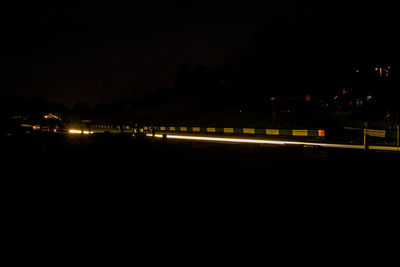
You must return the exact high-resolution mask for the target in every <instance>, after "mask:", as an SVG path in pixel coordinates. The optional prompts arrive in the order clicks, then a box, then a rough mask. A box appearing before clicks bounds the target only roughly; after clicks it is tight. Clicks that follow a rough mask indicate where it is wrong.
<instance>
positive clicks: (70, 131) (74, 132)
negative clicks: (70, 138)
mask: <svg viewBox="0 0 400 267" xmlns="http://www.w3.org/2000/svg"><path fill="white" fill-rule="evenodd" d="M68 132H69V133H71V134H92V133H93V132H90V131H82V130H75V129H71V130H69V131H68Z"/></svg>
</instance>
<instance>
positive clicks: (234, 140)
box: [147, 134, 400, 151]
mask: <svg viewBox="0 0 400 267" xmlns="http://www.w3.org/2000/svg"><path fill="white" fill-rule="evenodd" d="M147 136H149V137H152V136H153V135H152V134H147ZM154 137H157V138H163V135H161V134H156V135H154ZM166 138H169V139H177V140H192V141H209V142H225V143H238V144H240V143H248V144H267V145H301V146H308V147H313V146H314V147H326V148H345V149H364V146H362V145H346V144H329V143H312V142H299V141H276V140H266V139H245V138H225V137H210V136H191V135H190V136H189V135H166ZM369 148H370V149H371V150H386V151H400V150H399V149H398V148H397V147H386V146H370V147H369Z"/></svg>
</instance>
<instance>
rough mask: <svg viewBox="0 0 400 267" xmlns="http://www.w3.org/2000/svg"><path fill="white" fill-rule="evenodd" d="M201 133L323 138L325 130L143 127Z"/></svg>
mask: <svg viewBox="0 0 400 267" xmlns="http://www.w3.org/2000/svg"><path fill="white" fill-rule="evenodd" d="M152 128H154V129H155V131H157V132H161V133H164V132H179V133H201V134H233V135H265V136H302V137H325V130H323V129H318V130H310V129H259V128H220V127H195V126H190V127H188V126H153V127H150V126H144V127H143V129H144V131H151V129H152Z"/></svg>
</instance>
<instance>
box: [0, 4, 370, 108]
mask: <svg viewBox="0 0 400 267" xmlns="http://www.w3.org/2000/svg"><path fill="white" fill-rule="evenodd" d="M139 2H140V3H139ZM335 3H337V2H336V1H330V0H324V1H311V0H309V1H296V0H285V1H284V0H279V1H269V0H263V1H262V0H260V1H256V0H253V1H251V0H246V1H244V0H243V1H235V0H230V1H225V0H219V1H217V0H214V1H209V0H202V1H190V0H185V1H178V0H168V1H132V0H131V1H122V0H112V1H100V0H98V1H83V0H82V1H61V0H60V1H51V2H50V1H40V0H38V1H31V0H30V1H23V0H20V1H12V3H11V4H10V3H8V4H1V5H2V6H1V8H0V12H1V14H0V16H1V20H0V22H1V40H2V44H1V46H2V47H1V52H0V55H1V63H0V66H1V76H0V77H1V81H0V86H1V94H7V95H15V96H36V97H45V98H47V99H49V100H57V101H61V102H64V103H66V104H67V105H73V104H74V103H76V102H77V101H85V102H88V103H90V104H96V103H99V101H100V99H101V98H104V99H105V100H106V101H107V102H111V101H115V100H120V99H123V98H126V97H129V96H130V95H131V94H132V92H133V91H151V90H155V89H157V88H160V87H163V86H170V85H171V84H172V83H173V81H174V78H175V74H176V71H177V69H178V68H179V66H180V64H181V63H182V62H183V61H186V62H189V63H191V64H203V65H205V66H206V67H208V68H215V67H217V66H219V65H221V64H222V62H223V59H224V58H225V57H226V56H227V55H228V54H229V53H231V52H232V51H235V50H236V49H239V48H240V47H242V46H244V45H246V43H248V41H249V40H250V39H251V38H252V36H254V35H255V34H256V33H257V32H259V31H260V30H262V29H263V28H264V27H265V25H266V24H267V22H268V21H270V20H271V19H274V18H282V17H285V18H288V19H297V18H299V17H300V18H302V17H308V16H311V17H318V18H319V20H321V21H324V23H328V24H332V23H336V22H338V21H339V22H340V20H341V17H343V16H345V17H347V18H349V17H350V18H351V17H353V16H355V17H356V18H358V17H360V16H361V17H362V18H363V19H368V18H369V14H368V13H364V10H363V9H362V8H361V6H360V7H359V6H357V5H351V6H349V5H348V4H347V5H345V4H344V5H338V4H335ZM371 10H372V9H369V11H371ZM354 12H356V14H354ZM359 13H362V14H361V15H360V14H359ZM372 18H373V16H372ZM356 21H357V20H356V19H354V20H352V22H356Z"/></svg>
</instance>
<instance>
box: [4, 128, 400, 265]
mask: <svg viewBox="0 0 400 267" xmlns="http://www.w3.org/2000/svg"><path fill="white" fill-rule="evenodd" d="M2 147H3V149H2V156H5V158H3V162H2V163H3V164H2V166H3V174H4V175H3V176H2V184H3V186H2V188H3V191H4V194H3V204H4V205H3V206H4V209H3V218H6V219H5V220H4V221H3V223H4V222H6V225H7V226H5V228H4V229H14V228H15V229H17V231H12V233H14V235H15V236H19V235H22V236H24V237H29V239H30V240H31V243H29V244H30V246H35V242H36V241H37V240H38V239H40V240H42V239H43V238H44V236H46V237H45V238H48V237H47V234H46V235H44V233H48V236H53V238H55V237H54V235H55V233H57V237H56V239H58V240H63V242H64V243H65V244H70V245H69V246H70V247H74V248H79V249H81V250H82V251H85V253H87V251H89V250H91V249H93V250H97V249H101V247H102V246H105V245H109V244H115V245H113V246H115V249H117V250H119V251H120V252H121V251H122V253H123V252H127V250H129V249H128V248H130V246H131V245H132V244H135V246H137V247H136V248H135V249H134V250H135V252H137V253H138V254H141V255H142V256H143V257H145V258H146V259H147V260H148V261H151V262H154V263H155V262H158V263H160V262H161V263H174V264H178V265H185V266H188V265H198V264H201V265H204V264H208V265H210V264H214V263H217V264H221V265H222V264H231V263H235V264H239V265H242V266H244V265H246V266H249V265H257V264H259V263H263V264H269V263H270V264H274V265H276V264H278V265H287V264H293V263H295V264H299V265H300V264H308V265H314V266H317V265H318V266H321V265H331V264H336V265H337V264H340V265H365V264H369V265H370V264H373V265H379V266H381V265H382V266H388V265H391V264H392V263H393V257H395V254H396V251H397V248H398V245H397V244H398V243H397V244H396V242H398V227H397V226H398V225H399V222H398V219H397V216H396V215H397V210H398V205H397V204H398V190H397V186H396V184H397V180H398V156H397V154H393V153H376V152H375V153H374V152H371V153H366V152H364V151H351V150H325V149H315V148H307V149H305V148H302V147H271V146H255V145H232V144H207V143H191V142H172V141H167V142H165V141H162V140H152V139H141V138H139V139H137V138H136V139H135V138H132V137H128V136H111V135H97V136H96V135H93V136H79V135H78V136H71V135H56V136H54V135H45V134H40V135H30V136H24V137H18V136H7V138H6V139H3V140H2ZM15 236H14V237H13V239H12V240H14V241H15V242H18V240H20V239H18V238H15ZM82 238H84V239H85V240H86V241H85V242H83V243H82V242H81V239H82ZM120 239H122V240H124V241H121V240H120ZM48 242H54V240H53V241H48ZM126 242H127V243H126ZM89 243H90V245H88V244H89ZM98 247H100V248H98ZM54 250H55V252H54V253H59V251H60V249H57V248H55V249H54ZM57 251H58V252H57ZM108 252H109V250H108ZM129 253H130V252H129ZM71 257H72V256H71V255H69V257H65V256H64V258H62V257H61V258H62V259H65V260H67V259H70V258H71ZM72 262H74V261H72ZM111 262H112V263H115V258H113V259H111Z"/></svg>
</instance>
